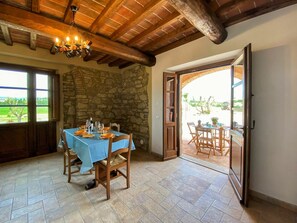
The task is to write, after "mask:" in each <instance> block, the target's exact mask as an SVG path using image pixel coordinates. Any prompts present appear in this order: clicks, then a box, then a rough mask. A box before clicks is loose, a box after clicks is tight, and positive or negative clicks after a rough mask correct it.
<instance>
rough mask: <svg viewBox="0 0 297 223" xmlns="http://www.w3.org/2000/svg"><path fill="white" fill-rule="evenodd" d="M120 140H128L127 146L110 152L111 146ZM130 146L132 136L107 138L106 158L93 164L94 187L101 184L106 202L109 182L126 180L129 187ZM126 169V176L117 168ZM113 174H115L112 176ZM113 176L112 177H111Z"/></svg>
mask: <svg viewBox="0 0 297 223" xmlns="http://www.w3.org/2000/svg"><path fill="white" fill-rule="evenodd" d="M121 140H128V141H129V145H128V147H125V148H120V149H118V150H116V151H114V152H112V145H113V143H115V142H118V141H121ZM131 146H132V134H130V135H121V136H117V137H115V138H109V144H108V157H107V159H105V160H101V161H99V162H96V163H95V164H94V166H95V180H96V186H98V183H99V184H102V185H103V186H104V187H105V188H106V196H107V200H108V199H110V181H111V180H112V179H114V178H116V177H119V176H123V177H125V178H126V183H127V188H129V187H130V156H131ZM121 167H126V174H125V173H123V172H122V171H121V170H119V168H121ZM113 173H115V174H113ZM111 175H113V176H111Z"/></svg>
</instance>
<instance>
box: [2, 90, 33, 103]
mask: <svg viewBox="0 0 297 223" xmlns="http://www.w3.org/2000/svg"><path fill="white" fill-rule="evenodd" d="M27 104H28V100H27V90H15V89H1V88H0V105H27Z"/></svg>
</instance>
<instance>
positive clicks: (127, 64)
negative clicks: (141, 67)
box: [119, 62, 134, 69]
mask: <svg viewBox="0 0 297 223" xmlns="http://www.w3.org/2000/svg"><path fill="white" fill-rule="evenodd" d="M133 64H134V63H133V62H126V63H124V64H121V65H120V66H119V68H120V69H124V68H126V67H129V66H131V65H133Z"/></svg>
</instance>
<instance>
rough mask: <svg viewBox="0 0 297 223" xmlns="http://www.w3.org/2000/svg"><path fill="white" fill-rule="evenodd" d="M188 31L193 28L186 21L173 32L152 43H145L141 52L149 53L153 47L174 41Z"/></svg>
mask: <svg viewBox="0 0 297 223" xmlns="http://www.w3.org/2000/svg"><path fill="white" fill-rule="evenodd" d="M189 29H193V26H192V24H191V23H189V22H188V21H187V22H186V24H185V25H183V26H181V27H179V28H178V29H175V30H173V31H172V32H170V33H168V34H166V35H164V36H162V37H160V38H157V39H155V40H153V41H152V42H149V43H147V44H146V45H145V46H143V47H142V50H143V51H144V52H145V51H149V50H150V49H151V48H152V47H153V46H155V45H156V44H166V42H168V40H171V39H174V38H175V37H176V36H178V35H180V34H181V33H184V32H187V31H188V30H189Z"/></svg>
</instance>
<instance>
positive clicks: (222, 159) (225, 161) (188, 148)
mask: <svg viewBox="0 0 297 223" xmlns="http://www.w3.org/2000/svg"><path fill="white" fill-rule="evenodd" d="M189 141H190V139H189V138H183V140H182V153H183V154H186V155H188V156H191V157H193V158H196V159H200V160H204V161H206V162H210V163H213V164H216V165H219V166H222V167H225V168H229V153H228V154H227V156H221V155H220V153H219V152H216V155H213V151H211V154H210V156H209V158H208V155H206V154H203V153H198V154H197V149H196V146H195V144H194V143H190V144H188V142H189ZM203 150H204V151H205V152H208V151H209V150H208V149H203ZM226 151H227V148H224V153H225V152H226Z"/></svg>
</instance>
